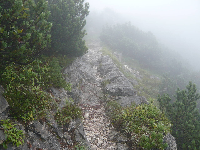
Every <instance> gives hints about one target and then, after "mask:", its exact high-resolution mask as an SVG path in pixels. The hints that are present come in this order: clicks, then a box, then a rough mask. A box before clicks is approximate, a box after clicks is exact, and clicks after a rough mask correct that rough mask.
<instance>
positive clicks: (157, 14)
mask: <svg viewBox="0 0 200 150" xmlns="http://www.w3.org/2000/svg"><path fill="white" fill-rule="evenodd" d="M86 2H89V3H90V12H91V14H92V13H93V12H95V13H97V12H102V11H103V10H105V8H110V9H111V10H112V11H114V12H115V13H116V14H117V15H118V16H119V17H122V18H123V19H124V20H126V21H131V22H132V25H135V26H136V27H138V28H139V29H141V30H143V31H151V32H152V33H153V34H154V35H155V36H156V37H157V40H158V41H159V42H160V43H162V44H164V45H165V46H167V47H169V48H170V49H172V50H173V51H176V52H179V53H180V54H181V55H182V57H183V58H185V59H186V60H187V61H188V62H190V63H191V65H192V66H193V67H194V68H195V69H196V70H200V0H151V1H150V0H86ZM108 10H109V9H108ZM99 19H102V18H99ZM122 23H123V22H122Z"/></svg>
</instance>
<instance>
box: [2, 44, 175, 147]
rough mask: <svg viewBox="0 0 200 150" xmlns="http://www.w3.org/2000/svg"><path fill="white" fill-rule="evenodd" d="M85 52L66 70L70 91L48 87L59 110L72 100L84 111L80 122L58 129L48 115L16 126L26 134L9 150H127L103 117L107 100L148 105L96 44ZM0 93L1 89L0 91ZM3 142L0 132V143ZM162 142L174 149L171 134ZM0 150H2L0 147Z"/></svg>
mask: <svg viewBox="0 0 200 150" xmlns="http://www.w3.org/2000/svg"><path fill="white" fill-rule="evenodd" d="M88 46H89V50H88V53H86V54H85V55H83V56H82V57H80V58H77V59H76V60H75V61H74V62H73V63H72V65H70V66H69V67H68V68H66V69H65V71H64V73H65V74H66V82H69V83H71V85H72V90H71V92H67V91H65V90H64V89H56V88H51V95H52V96H53V97H54V98H56V99H60V103H59V108H62V107H64V106H65V100H66V99H70V98H72V99H73V100H74V102H73V103H74V104H76V105H78V106H79V107H80V108H81V109H82V112H83V119H82V120H81V119H76V120H72V121H71V122H70V123H69V124H66V125H65V126H60V125H58V124H57V123H56V121H55V120H54V117H53V115H52V114H54V113H55V112H50V114H49V116H48V117H47V118H46V120H43V121H41V120H36V121H33V122H31V123H30V124H29V125H28V126H26V127H24V126H23V125H21V124H19V123H18V124H19V128H20V129H22V130H23V131H24V133H25V135H26V138H25V143H24V145H22V146H20V147H18V148H17V147H14V146H13V145H11V144H9V145H8V149H10V150H16V149H20V150H28V149H30V150H35V149H37V150H40V149H44V150H45V149H46V150H61V149H65V150H67V149H75V147H74V145H75V144H77V143H78V144H79V145H82V146H84V147H85V148H86V149H91V150H109V149H110V150H128V149H129V148H128V146H127V145H126V142H127V138H126V137H125V136H123V135H122V134H120V133H119V132H117V131H116V130H115V129H114V128H113V126H112V124H111V123H110V121H109V118H108V117H107V116H106V112H105V107H104V105H105V104H106V102H107V101H109V100H115V101H117V102H118V103H119V104H120V105H122V106H127V105H130V104H131V103H133V102H134V103H136V104H141V103H148V101H147V100H146V99H145V98H144V97H140V96H137V91H136V90H135V89H134V88H133V86H132V84H134V83H136V82H135V81H131V82H130V80H129V79H127V78H126V77H125V76H124V75H123V74H122V73H121V72H120V71H119V69H118V68H117V66H116V65H115V64H114V63H113V61H112V59H111V58H110V57H109V56H104V55H103V54H102V53H101V51H100V49H101V46H100V45H99V44H98V43H96V42H95V43H92V44H90V45H88ZM0 91H2V92H3V90H0ZM2 92H0V102H1V103H0V104H1V106H0V119H6V118H8V109H9V107H8V104H7V102H6V100H5V99H4V98H3V97H2V96H1V93H2ZM4 139H5V135H3V132H2V130H0V142H1V141H3V140H4ZM164 140H165V141H166V142H167V143H168V145H169V147H168V148H167V150H176V149H177V148H176V142H175V139H174V137H172V136H171V135H170V134H168V135H167V136H165V138H164ZM0 149H3V148H2V147H0Z"/></svg>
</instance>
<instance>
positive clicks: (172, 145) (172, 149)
mask: <svg viewBox="0 0 200 150" xmlns="http://www.w3.org/2000/svg"><path fill="white" fill-rule="evenodd" d="M164 142H165V143H167V144H168V147H167V148H166V150H177V145H176V140H175V138H174V137H173V136H172V135H171V134H170V133H168V134H167V135H166V136H165V137H164Z"/></svg>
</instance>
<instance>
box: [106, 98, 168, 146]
mask: <svg viewBox="0 0 200 150" xmlns="http://www.w3.org/2000/svg"><path fill="white" fill-rule="evenodd" d="M107 110H108V111H109V116H110V118H111V121H112V123H113V125H114V127H116V128H117V129H119V130H120V131H121V132H123V133H125V134H126V135H127V137H128V139H129V141H130V142H129V143H128V144H129V145H130V146H132V147H135V146H136V147H140V148H143V149H152V148H158V149H164V148H166V147H167V144H166V143H163V135H164V134H166V133H168V132H169V131H170V126H171V124H170V122H169V120H168V119H167V118H166V117H165V115H164V114H162V113H161V111H160V110H159V109H158V108H157V107H156V106H154V105H153V104H152V103H150V104H149V105H147V104H142V105H138V106H136V105H134V104H132V105H131V106H129V107H125V108H123V107H121V106H120V105H119V104H117V103H116V102H109V103H108V105H107Z"/></svg>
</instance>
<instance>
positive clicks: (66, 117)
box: [55, 100, 82, 125]
mask: <svg viewBox="0 0 200 150" xmlns="http://www.w3.org/2000/svg"><path fill="white" fill-rule="evenodd" d="M81 116H82V112H81V109H80V108H79V107H77V106H76V105H73V104H72V103H70V102H68V101H67V100H66V106H65V107H63V108H62V109H61V110H58V111H57V113H56V115H55V120H57V122H58V123H59V124H60V125H62V124H65V123H69V122H70V121H71V120H72V119H76V118H81Z"/></svg>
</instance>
